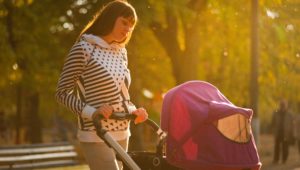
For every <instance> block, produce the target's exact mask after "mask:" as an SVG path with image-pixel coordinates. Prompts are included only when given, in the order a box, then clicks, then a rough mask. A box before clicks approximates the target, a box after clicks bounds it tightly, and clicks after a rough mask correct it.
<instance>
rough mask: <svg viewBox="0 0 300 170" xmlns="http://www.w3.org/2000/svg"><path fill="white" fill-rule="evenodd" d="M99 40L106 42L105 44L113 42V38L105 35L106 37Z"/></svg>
mask: <svg viewBox="0 0 300 170" xmlns="http://www.w3.org/2000/svg"><path fill="white" fill-rule="evenodd" d="M101 38H102V39H103V40H104V41H105V42H107V44H111V43H113V42H114V40H113V38H112V37H111V36H110V35H106V36H101Z"/></svg>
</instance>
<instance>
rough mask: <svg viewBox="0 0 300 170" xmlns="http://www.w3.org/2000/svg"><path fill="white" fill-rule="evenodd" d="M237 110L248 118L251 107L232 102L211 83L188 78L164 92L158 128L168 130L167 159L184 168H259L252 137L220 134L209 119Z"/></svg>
mask: <svg viewBox="0 0 300 170" xmlns="http://www.w3.org/2000/svg"><path fill="white" fill-rule="evenodd" d="M236 113H240V114H243V115H244V116H245V117H247V118H248V119H249V120H251V117H252V114H253V113H252V110H251V109H246V108H241V107H237V106H235V105H233V104H232V103H231V102H230V101H229V100H228V99H227V98H226V97H225V96H224V95H223V94H222V93H221V92H220V91H219V90H218V89H217V88H216V87H215V86H213V85H211V84H209V83H207V82H203V81H190V82H187V83H184V84H182V85H179V86H177V87H175V88H173V89H171V90H169V91H168V92H167V94H166V95H165V97H164V101H163V107H162V114H161V128H162V129H163V130H164V131H166V132H167V133H168V136H167V153H166V154H167V160H168V162H169V163H171V164H173V165H175V166H178V167H181V168H184V169H205V170H210V169H212V170H237V169H241V168H251V169H253V170H254V169H259V168H260V166H261V163H260V161H259V156H258V154H257V149H256V146H255V142H254V140H253V136H252V134H251V140H250V141H249V142H247V143H237V142H234V141H231V140H230V139H228V138H226V137H224V136H223V135H222V134H221V133H220V132H219V131H218V130H217V128H216V127H215V126H214V125H213V124H212V122H213V121H215V120H218V119H221V118H224V117H227V116H230V115H233V114H236Z"/></svg>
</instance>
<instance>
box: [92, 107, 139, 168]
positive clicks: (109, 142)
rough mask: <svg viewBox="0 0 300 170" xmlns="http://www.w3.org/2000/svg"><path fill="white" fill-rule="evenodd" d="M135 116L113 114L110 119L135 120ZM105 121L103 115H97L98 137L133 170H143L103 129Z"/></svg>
mask: <svg viewBox="0 0 300 170" xmlns="http://www.w3.org/2000/svg"><path fill="white" fill-rule="evenodd" d="M134 116H135V115H129V114H126V113H113V114H112V115H111V116H110V117H109V118H110V119H116V120H126V119H134V118H135V117H134ZM102 119H104V117H103V115H100V114H99V115H96V117H94V119H93V123H94V126H95V128H96V133H97V135H98V136H99V137H100V138H101V139H103V141H104V142H105V143H106V144H107V146H109V147H111V148H113V149H114V150H115V151H116V153H117V155H118V156H119V157H120V158H121V160H122V161H123V162H124V163H125V164H126V165H127V166H128V167H130V169H131V170H141V168H140V167H139V166H138V165H137V164H136V163H135V162H134V160H133V159H132V158H131V157H130V156H129V155H128V154H127V153H126V151H125V150H124V149H123V148H122V147H121V146H120V144H119V143H118V142H116V141H115V140H114V139H113V138H112V136H111V135H110V134H109V133H107V131H106V130H105V129H102V125H101V120H102Z"/></svg>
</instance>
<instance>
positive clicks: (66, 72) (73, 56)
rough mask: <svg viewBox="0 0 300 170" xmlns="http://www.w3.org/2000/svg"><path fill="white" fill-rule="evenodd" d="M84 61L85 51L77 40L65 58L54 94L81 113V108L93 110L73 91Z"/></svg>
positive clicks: (57, 98) (60, 101)
mask: <svg viewBox="0 0 300 170" xmlns="http://www.w3.org/2000/svg"><path fill="white" fill-rule="evenodd" d="M86 63H87V53H86V52H85V51H84V50H83V47H82V45H81V43H80V42H78V43H76V44H74V46H73V47H72V48H71V50H70V52H69V54H68V56H67V58H66V60H65V63H64V66H63V70H62V72H61V75H60V77H59V81H58V86H57V89H56V94H55V97H56V100H57V101H58V102H59V103H61V104H63V105H64V106H66V107H67V108H69V109H70V110H72V111H73V112H74V113H77V114H81V113H82V112H83V110H86V111H88V112H94V111H95V109H94V108H92V107H90V106H86V104H85V103H84V102H83V101H82V100H80V99H79V98H78V97H77V96H76V95H75V93H74V90H75V86H76V81H78V80H79V77H80V76H81V74H82V72H83V70H84V67H85V65H86ZM85 107H86V108H85Z"/></svg>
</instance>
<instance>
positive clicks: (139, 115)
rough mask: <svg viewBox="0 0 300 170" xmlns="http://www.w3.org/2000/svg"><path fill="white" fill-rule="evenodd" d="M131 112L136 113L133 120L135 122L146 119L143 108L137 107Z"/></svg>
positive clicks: (146, 115) (145, 112)
mask: <svg viewBox="0 0 300 170" xmlns="http://www.w3.org/2000/svg"><path fill="white" fill-rule="evenodd" d="M132 114H135V115H136V118H135V120H134V123H135V124H138V123H142V122H143V121H145V120H147V119H148V113H147V111H146V110H145V109H144V108H142V107H141V108H138V109H136V110H135V111H133V112H132Z"/></svg>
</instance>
